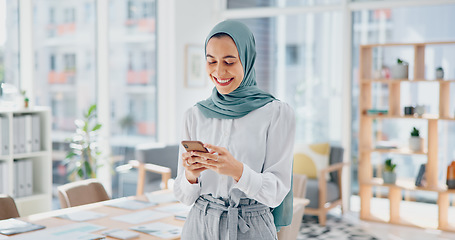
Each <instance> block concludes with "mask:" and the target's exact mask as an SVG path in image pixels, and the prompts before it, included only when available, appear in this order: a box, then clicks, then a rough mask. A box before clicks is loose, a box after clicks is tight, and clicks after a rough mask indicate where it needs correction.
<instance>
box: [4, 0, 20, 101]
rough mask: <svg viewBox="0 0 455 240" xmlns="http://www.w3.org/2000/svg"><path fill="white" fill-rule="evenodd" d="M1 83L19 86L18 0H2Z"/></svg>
mask: <svg viewBox="0 0 455 240" xmlns="http://www.w3.org/2000/svg"><path fill="white" fill-rule="evenodd" d="M0 83H8V84H11V85H12V86H16V87H17V88H18V86H19V9H18V1H17V0H11V1H10V0H0ZM2 95H3V93H2Z"/></svg>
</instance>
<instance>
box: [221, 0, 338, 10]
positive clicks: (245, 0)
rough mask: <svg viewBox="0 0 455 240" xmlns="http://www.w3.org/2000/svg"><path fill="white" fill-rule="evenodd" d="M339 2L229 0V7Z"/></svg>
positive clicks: (286, 5)
mask: <svg viewBox="0 0 455 240" xmlns="http://www.w3.org/2000/svg"><path fill="white" fill-rule="evenodd" d="M339 3H341V0H283V1H277V0H228V1H227V8H228V9H235V8H256V7H296V6H318V5H319V6H320V5H335V4H339Z"/></svg>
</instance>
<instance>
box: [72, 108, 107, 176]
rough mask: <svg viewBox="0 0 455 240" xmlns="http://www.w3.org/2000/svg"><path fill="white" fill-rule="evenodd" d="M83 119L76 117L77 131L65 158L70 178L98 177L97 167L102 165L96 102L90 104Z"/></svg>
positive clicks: (99, 126) (99, 125)
mask: <svg viewBox="0 0 455 240" xmlns="http://www.w3.org/2000/svg"><path fill="white" fill-rule="evenodd" d="M83 115H84V118H83V119H76V120H75V121H74V123H75V124H76V127H77V129H76V132H75V133H74V135H73V138H72V139H68V141H69V142H70V150H69V152H68V154H67V155H66V158H65V164H66V165H67V166H68V170H69V171H68V179H69V180H70V181H75V180H77V179H78V178H79V179H87V178H96V169H97V167H100V166H101V152H100V151H99V150H98V130H99V129H100V128H101V126H102V125H101V124H100V123H98V118H97V112H96V104H93V105H91V106H90V108H89V110H88V111H87V113H84V114H83Z"/></svg>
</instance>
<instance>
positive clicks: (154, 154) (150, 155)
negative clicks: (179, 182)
mask: <svg viewBox="0 0 455 240" xmlns="http://www.w3.org/2000/svg"><path fill="white" fill-rule="evenodd" d="M135 155H136V159H137V160H138V161H139V162H142V163H153V164H156V165H159V166H163V167H168V168H170V169H171V177H172V178H175V177H176V176H177V165H178V164H177V162H178V156H179V145H177V144H175V145H162V144H158V145H157V144H138V145H137V146H136V150H135ZM159 178H160V176H158V175H155V176H153V175H152V176H151V177H149V179H150V180H157V179H159Z"/></svg>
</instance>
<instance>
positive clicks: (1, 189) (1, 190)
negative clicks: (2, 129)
mask: <svg viewBox="0 0 455 240" xmlns="http://www.w3.org/2000/svg"><path fill="white" fill-rule="evenodd" d="M0 126H1V125H0ZM4 165H5V163H2V162H0V174H1V175H0V176H1V179H0V180H2V181H1V182H0V194H6V192H5V189H4V185H5V181H3V174H4V173H5V172H4V171H3V168H4Z"/></svg>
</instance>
